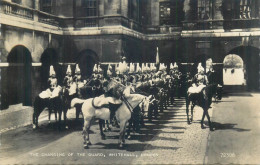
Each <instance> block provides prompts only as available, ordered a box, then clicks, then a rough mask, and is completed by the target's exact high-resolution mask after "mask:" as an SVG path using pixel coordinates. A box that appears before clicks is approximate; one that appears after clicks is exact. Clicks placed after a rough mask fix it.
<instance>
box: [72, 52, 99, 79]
mask: <svg viewBox="0 0 260 165" xmlns="http://www.w3.org/2000/svg"><path fill="white" fill-rule="evenodd" d="M98 62H99V59H98V56H97V54H96V53H95V52H94V51H92V50H90V49H86V50H83V51H81V52H80V53H79V56H78V57H77V59H76V63H77V64H79V68H80V70H81V75H82V77H83V78H84V79H87V78H89V77H90V76H91V75H92V72H93V67H94V65H95V64H97V63H98Z"/></svg>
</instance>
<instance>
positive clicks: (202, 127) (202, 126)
mask: <svg viewBox="0 0 260 165" xmlns="http://www.w3.org/2000/svg"><path fill="white" fill-rule="evenodd" d="M205 116H206V113H205V110H204V109H203V115H202V119H201V123H200V124H201V129H205V127H204V125H203V123H204V118H205Z"/></svg>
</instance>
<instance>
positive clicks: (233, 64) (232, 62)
mask: <svg viewBox="0 0 260 165" xmlns="http://www.w3.org/2000/svg"><path fill="white" fill-rule="evenodd" d="M223 82H224V85H246V81H245V75H244V61H243V59H242V58H241V57H240V56H238V55H236V54H229V55H227V56H226V57H225V58H224V61H223Z"/></svg>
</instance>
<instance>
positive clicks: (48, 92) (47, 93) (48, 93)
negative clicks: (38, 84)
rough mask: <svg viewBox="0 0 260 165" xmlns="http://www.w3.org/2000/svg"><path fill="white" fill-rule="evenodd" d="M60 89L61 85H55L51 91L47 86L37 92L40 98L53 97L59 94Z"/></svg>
mask: <svg viewBox="0 0 260 165" xmlns="http://www.w3.org/2000/svg"><path fill="white" fill-rule="evenodd" d="M61 90H62V88H61V86H59V85H58V86H57V87H56V88H55V89H54V90H53V91H51V90H50V89H49V88H48V89H47V90H45V91H42V92H41V93H40V94H39V97H40V98H42V99H46V98H55V97H58V96H59V93H60V91H61Z"/></svg>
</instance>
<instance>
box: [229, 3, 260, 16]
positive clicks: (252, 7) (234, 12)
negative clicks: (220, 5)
mask: <svg viewBox="0 0 260 165" xmlns="http://www.w3.org/2000/svg"><path fill="white" fill-rule="evenodd" d="M224 6H225V9H224V12H225V13H226V14H225V16H226V18H229V19H251V18H258V11H259V9H258V7H259V0H229V1H224Z"/></svg>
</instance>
